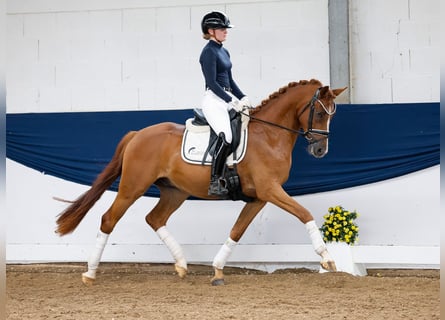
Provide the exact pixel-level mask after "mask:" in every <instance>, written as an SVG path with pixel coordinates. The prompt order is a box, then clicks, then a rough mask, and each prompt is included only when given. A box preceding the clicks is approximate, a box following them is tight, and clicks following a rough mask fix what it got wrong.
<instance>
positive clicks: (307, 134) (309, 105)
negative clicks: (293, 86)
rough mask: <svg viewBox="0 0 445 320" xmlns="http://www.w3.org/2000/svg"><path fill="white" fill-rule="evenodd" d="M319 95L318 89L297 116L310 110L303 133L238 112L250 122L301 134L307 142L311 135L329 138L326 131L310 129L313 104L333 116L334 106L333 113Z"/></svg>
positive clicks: (299, 130)
mask: <svg viewBox="0 0 445 320" xmlns="http://www.w3.org/2000/svg"><path fill="white" fill-rule="evenodd" d="M319 95H320V88H318V89H317V91H315V93H314V95H313V96H312V99H311V101H309V102H308V103H307V104H306V105H305V107H304V108H303V110H301V112H300V113H299V114H298V116H297V119H298V118H300V116H301V115H302V114H303V113H304V112H305V111H306V110H307V108H310V113H309V118H308V130H307V131H303V130H302V129H301V128H300V129H298V130H295V129H292V128H288V127H285V126H282V125H280V124H277V123H273V122H270V121H266V120H263V119H259V118H257V117H254V116H251V115H250V114H248V113H244V112H243V111H240V113H242V114H243V115H245V116H246V117H249V118H250V119H252V120H255V121H258V122H262V123H265V124H268V125H271V126H273V127H277V128H280V129H283V130H286V131H289V132H292V133H293V134H301V135H303V136H304V137H305V138H306V139H308V140H312V137H311V136H310V135H311V134H318V135H322V136H325V137H326V138H327V137H328V136H329V131H326V130H318V129H313V128H312V120H313V117H314V110H315V102H318V103H320V105H321V106H322V107H323V109H324V110H325V112H326V113H327V114H328V115H333V114H334V113H335V111H336V105H335V104H334V110H333V111H329V110H328V109H327V108H326V107H325V105H324V104H323V103H322V102H321V101H320V100H319V99H318V96H319Z"/></svg>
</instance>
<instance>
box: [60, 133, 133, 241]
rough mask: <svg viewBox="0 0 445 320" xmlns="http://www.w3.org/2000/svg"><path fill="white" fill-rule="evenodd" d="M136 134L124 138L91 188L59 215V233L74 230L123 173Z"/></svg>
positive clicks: (129, 134)
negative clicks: (123, 163)
mask: <svg viewBox="0 0 445 320" xmlns="http://www.w3.org/2000/svg"><path fill="white" fill-rule="evenodd" d="M135 134H136V131H130V132H129V133H127V134H126V135H125V136H124V137H123V138H122V140H121V141H120V142H119V144H118V146H117V147H116V151H115V152H114V155H113V158H112V159H111V161H110V162H109V163H108V165H107V166H106V167H105V169H104V170H103V171H102V172H101V173H100V174H99V175H98V176H97V178H96V180H95V181H94V183H93V185H92V186H91V188H90V189H89V190H88V191H87V192H85V193H84V194H82V195H81V196H80V197H79V198H77V199H76V200H75V201H73V202H72V204H71V205H70V206H69V207H68V208H66V209H65V211H63V212H62V213H61V214H60V215H59V216H58V218H57V230H56V232H57V233H58V234H59V235H61V236H63V235H65V234H68V233H71V232H73V231H74V229H76V227H77V226H78V225H79V223H80V221H82V219H83V218H84V217H85V215H86V214H87V213H88V211H89V210H90V209H91V208H92V207H93V205H94V204H95V203H96V202H97V200H99V199H100V197H101V196H102V194H103V193H104V192H105V191H106V190H107V189H108V188H109V187H110V186H111V185H112V183H113V182H114V181H115V180H116V179H117V178H118V177H119V176H120V175H121V171H122V158H123V154H124V151H125V147H126V146H127V144H128V142H130V140H131V139H132V138H133V136H134V135H135Z"/></svg>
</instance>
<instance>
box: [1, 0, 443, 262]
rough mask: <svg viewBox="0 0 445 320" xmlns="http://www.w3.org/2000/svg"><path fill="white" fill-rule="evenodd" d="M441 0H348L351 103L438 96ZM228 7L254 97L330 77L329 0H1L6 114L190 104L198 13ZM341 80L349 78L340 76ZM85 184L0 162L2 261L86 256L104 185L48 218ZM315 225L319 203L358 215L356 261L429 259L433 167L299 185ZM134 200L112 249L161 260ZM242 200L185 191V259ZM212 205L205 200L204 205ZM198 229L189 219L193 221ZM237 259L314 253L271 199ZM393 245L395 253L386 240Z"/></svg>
mask: <svg viewBox="0 0 445 320" xmlns="http://www.w3.org/2000/svg"><path fill="white" fill-rule="evenodd" d="M438 7H439V0H427V1H424V0H394V1H383V0H351V1H350V20H351V21H350V22H351V42H350V50H351V77H352V78H351V80H352V83H351V85H350V87H351V93H352V99H351V101H352V102H353V103H397V102H430V101H439V70H440V68H439V28H438V27H439V14H438V12H439V10H438ZM214 9H217V10H224V11H226V12H227V13H228V14H229V16H230V18H231V21H232V23H233V24H235V25H236V28H234V29H233V30H230V33H229V40H228V41H227V43H226V44H225V46H226V47H227V48H228V49H229V50H230V52H231V55H232V61H233V63H234V70H233V71H234V74H235V76H236V79H237V81H238V83H239V85H240V86H241V88H242V89H243V90H244V91H245V92H246V93H247V94H248V95H249V96H250V97H251V100H252V101H253V102H258V103H259V102H260V101H261V100H262V99H263V98H265V97H267V95H268V94H269V93H271V92H273V91H275V90H276V89H277V88H278V87H281V86H283V85H285V84H286V83H287V82H289V81H295V80H300V79H310V78H317V79H319V80H321V81H322V82H323V83H326V84H329V48H328V36H329V30H328V1H327V0H310V1H309V0H296V1H272V0H271V1H251V0H246V1H225V2H223V3H221V2H218V1H215V0H211V1H199V0H195V1H183V2H180V1H173V0H172V1H161V0H154V1H143V0H128V1H123V0H114V1H106V0H96V1H86V0H79V1H70V0H34V1H29V0H9V1H8V2H7V12H8V16H7V37H8V39H7V41H8V42H7V70H6V72H7V75H6V76H7V112H8V113H19V112H67V111H97V110H138V109H144V110H145V109H168V108H188V107H190V108H192V107H195V106H196V105H198V104H199V101H200V99H201V95H202V89H203V80H202V76H201V72H200V66H199V63H198V56H199V52H200V50H201V48H202V46H204V44H205V41H204V40H202V39H201V35H200V30H199V23H200V19H201V17H202V16H203V14H204V13H206V12H208V11H210V10H214ZM345 85H347V84H345ZM85 190H86V187H85V186H80V185H76V184H72V183H68V182H66V181H60V180H58V179H55V178H53V177H50V176H46V175H43V174H41V173H38V172H35V171H33V170H31V169H28V168H25V167H23V166H21V165H19V164H16V163H14V162H12V161H9V160H8V161H7V186H6V192H7V194H6V196H7V210H8V212H7V214H8V239H7V260H8V261H29V262H33V261H66V260H68V261H84V260H85V259H86V257H87V256H88V254H89V250H90V248H91V245H92V244H93V242H94V237H95V234H96V232H97V228H98V225H99V218H100V215H101V214H102V213H103V212H104V211H105V210H106V208H107V207H108V205H109V204H110V202H111V200H112V198H113V193H111V192H110V193H106V195H104V197H103V198H102V199H101V200H100V202H99V203H98V204H97V205H96V206H95V207H94V208H93V210H92V212H90V214H89V215H88V216H87V218H85V221H84V222H83V223H82V224H81V226H80V227H79V229H78V230H77V231H76V233H74V234H73V235H70V236H67V237H64V238H58V237H57V236H56V235H55V234H54V233H53V230H54V227H55V216H56V215H57V214H58V213H59V212H60V211H62V210H63V208H64V205H63V204H61V203H58V202H55V201H53V200H52V199H51V197H52V196H61V197H65V198H69V199H73V198H75V197H77V196H78V195H79V194H80V193H82V192H83V191H85ZM296 199H297V200H298V201H301V203H302V204H303V205H305V206H306V207H308V208H309V209H310V210H311V211H312V212H313V213H314V215H315V217H316V219H317V222H318V223H319V224H320V225H321V223H322V220H321V217H322V216H323V214H324V213H325V212H326V210H327V208H328V207H329V206H332V205H336V204H341V205H343V206H344V207H346V208H348V209H351V210H353V209H357V210H358V211H359V212H360V213H362V215H361V217H360V218H359V221H358V223H359V225H360V227H361V232H360V245H359V246H357V247H356V248H355V250H356V254H357V259H359V260H360V261H362V262H365V263H367V264H369V265H376V264H375V263H377V265H379V263H380V265H381V263H384V265H391V266H394V265H402V266H410V265H411V264H414V265H416V266H422V265H427V266H431V265H433V266H435V267H437V266H438V263H439V262H438V260H439V253H438V252H439V223H438V221H439V167H435V168H431V169H427V170H424V171H422V172H419V173H414V174H411V175H407V176H405V177H401V178H398V179H394V180H390V181H385V182H381V183H377V184H372V185H369V186H364V187H358V188H351V189H346V190H338V191H335V192H327V193H322V194H315V195H308V196H304V197H297V198H296ZM154 201H155V199H149V198H144V199H141V200H140V201H139V202H138V203H137V204H135V205H134V207H132V208H131V209H130V211H129V212H128V213H127V215H126V216H125V218H124V219H123V220H122V221H121V222H120V224H119V226H118V228H117V229H116V231H115V232H114V233H113V235H112V237H111V239H110V243H114V244H115V245H111V246H109V247H108V248H107V250H106V252H105V256H104V260H109V261H116V260H118V261H170V259H171V258H170V256H169V255H168V253H167V251H166V249H165V247H163V246H161V245H160V242H159V240H158V239H157V237H156V235H155V234H154V233H153V232H151V231H149V230H148V227H146V226H145V224H144V223H141V221H143V217H144V215H145V214H146V213H147V212H148V211H149V209H150V208H151V206H152V205H153V204H154ZM241 206H242V203H240V202H217V203H212V202H203V201H190V202H187V203H186V205H184V207H182V208H181V210H180V211H179V212H178V213H177V214H176V215H174V216H173V218H172V219H171V221H170V223H169V228H170V230H171V231H172V233H173V234H175V235H176V237H177V239H178V240H179V241H180V242H181V243H184V244H185V245H186V247H185V248H186V253H187V255H188V256H189V257H190V260H191V261H195V262H209V261H211V259H212V258H213V255H214V254H215V253H216V251H217V249H218V248H219V245H220V244H221V243H222V242H223V241H224V240H225V239H226V238H227V235H228V232H229V230H230V227H231V225H232V224H233V222H234V220H235V219H236V216H237V213H238V211H239V210H240V208H241ZM208 211H210V212H208ZM194 217H196V218H199V220H200V221H201V223H200V226H201V228H199V229H192V228H187V226H188V225H189V221H190V219H193V218H194ZM241 242H242V243H241V245H240V246H239V247H238V248H237V250H236V252H235V253H234V256H233V257H232V261H235V262H237V261H238V262H240V263H248V262H258V261H260V262H263V263H270V264H273V263H301V264H304V263H314V262H315V261H317V256H315V254H314V253H313V250H312V248H311V247H310V245H309V243H310V242H309V239H308V238H307V233H306V231H305V230H304V227H303V226H302V224H301V223H299V222H298V221H297V220H295V219H293V218H292V217H291V216H290V215H287V214H283V212H282V211H280V210H278V209H277V208H275V207H273V206H267V207H266V208H265V209H264V210H263V211H262V213H261V214H260V215H259V216H258V217H257V218H256V220H255V221H254V223H253V225H252V226H251V227H250V228H249V230H248V231H247V233H246V235H245V236H244V237H243V239H242V241H241ZM394 250H395V251H394Z"/></svg>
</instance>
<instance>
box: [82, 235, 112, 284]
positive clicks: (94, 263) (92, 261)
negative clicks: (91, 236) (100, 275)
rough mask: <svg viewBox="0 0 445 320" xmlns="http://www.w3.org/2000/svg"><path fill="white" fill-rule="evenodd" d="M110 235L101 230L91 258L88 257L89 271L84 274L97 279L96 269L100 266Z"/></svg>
mask: <svg viewBox="0 0 445 320" xmlns="http://www.w3.org/2000/svg"><path fill="white" fill-rule="evenodd" d="M108 237H109V235H108V234H106V233H103V232H102V231H100V230H99V232H98V233H97V237H96V247H95V248H94V250H93V252H92V253H91V255H90V257H89V259H88V271H87V272H85V273H84V274H83V275H84V276H86V277H88V278H91V279H96V270H97V267H98V266H99V262H100V258H101V257H102V253H103V252H104V248H105V245H106V244H107V241H108Z"/></svg>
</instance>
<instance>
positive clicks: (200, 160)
mask: <svg viewBox="0 0 445 320" xmlns="http://www.w3.org/2000/svg"><path fill="white" fill-rule="evenodd" d="M193 115H194V118H190V119H187V121H186V125H185V127H186V128H185V131H184V136H183V139H182V145H181V156H182V159H183V160H184V161H185V162H188V163H191V164H198V165H211V164H212V158H213V153H214V149H215V146H216V141H217V138H218V136H217V134H216V133H215V131H213V129H212V128H211V127H210V126H209V124H208V122H207V120H206V118H205V116H204V113H203V112H202V110H201V109H194V110H193ZM229 116H230V126H231V129H232V143H231V150H232V152H231V154H229V156H228V157H227V160H226V165H225V168H224V170H223V174H224V177H225V179H226V181H227V189H228V190H229V194H228V196H227V199H231V200H243V201H245V202H250V201H253V199H252V198H250V197H247V196H246V195H244V194H243V193H242V191H241V182H240V179H239V175H238V172H237V169H236V165H237V163H239V162H241V160H242V159H243V158H244V155H245V154H246V148H247V136H248V130H247V125H248V123H249V117H248V116H245V115H242V114H240V113H238V112H236V111H235V110H230V112H229Z"/></svg>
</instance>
